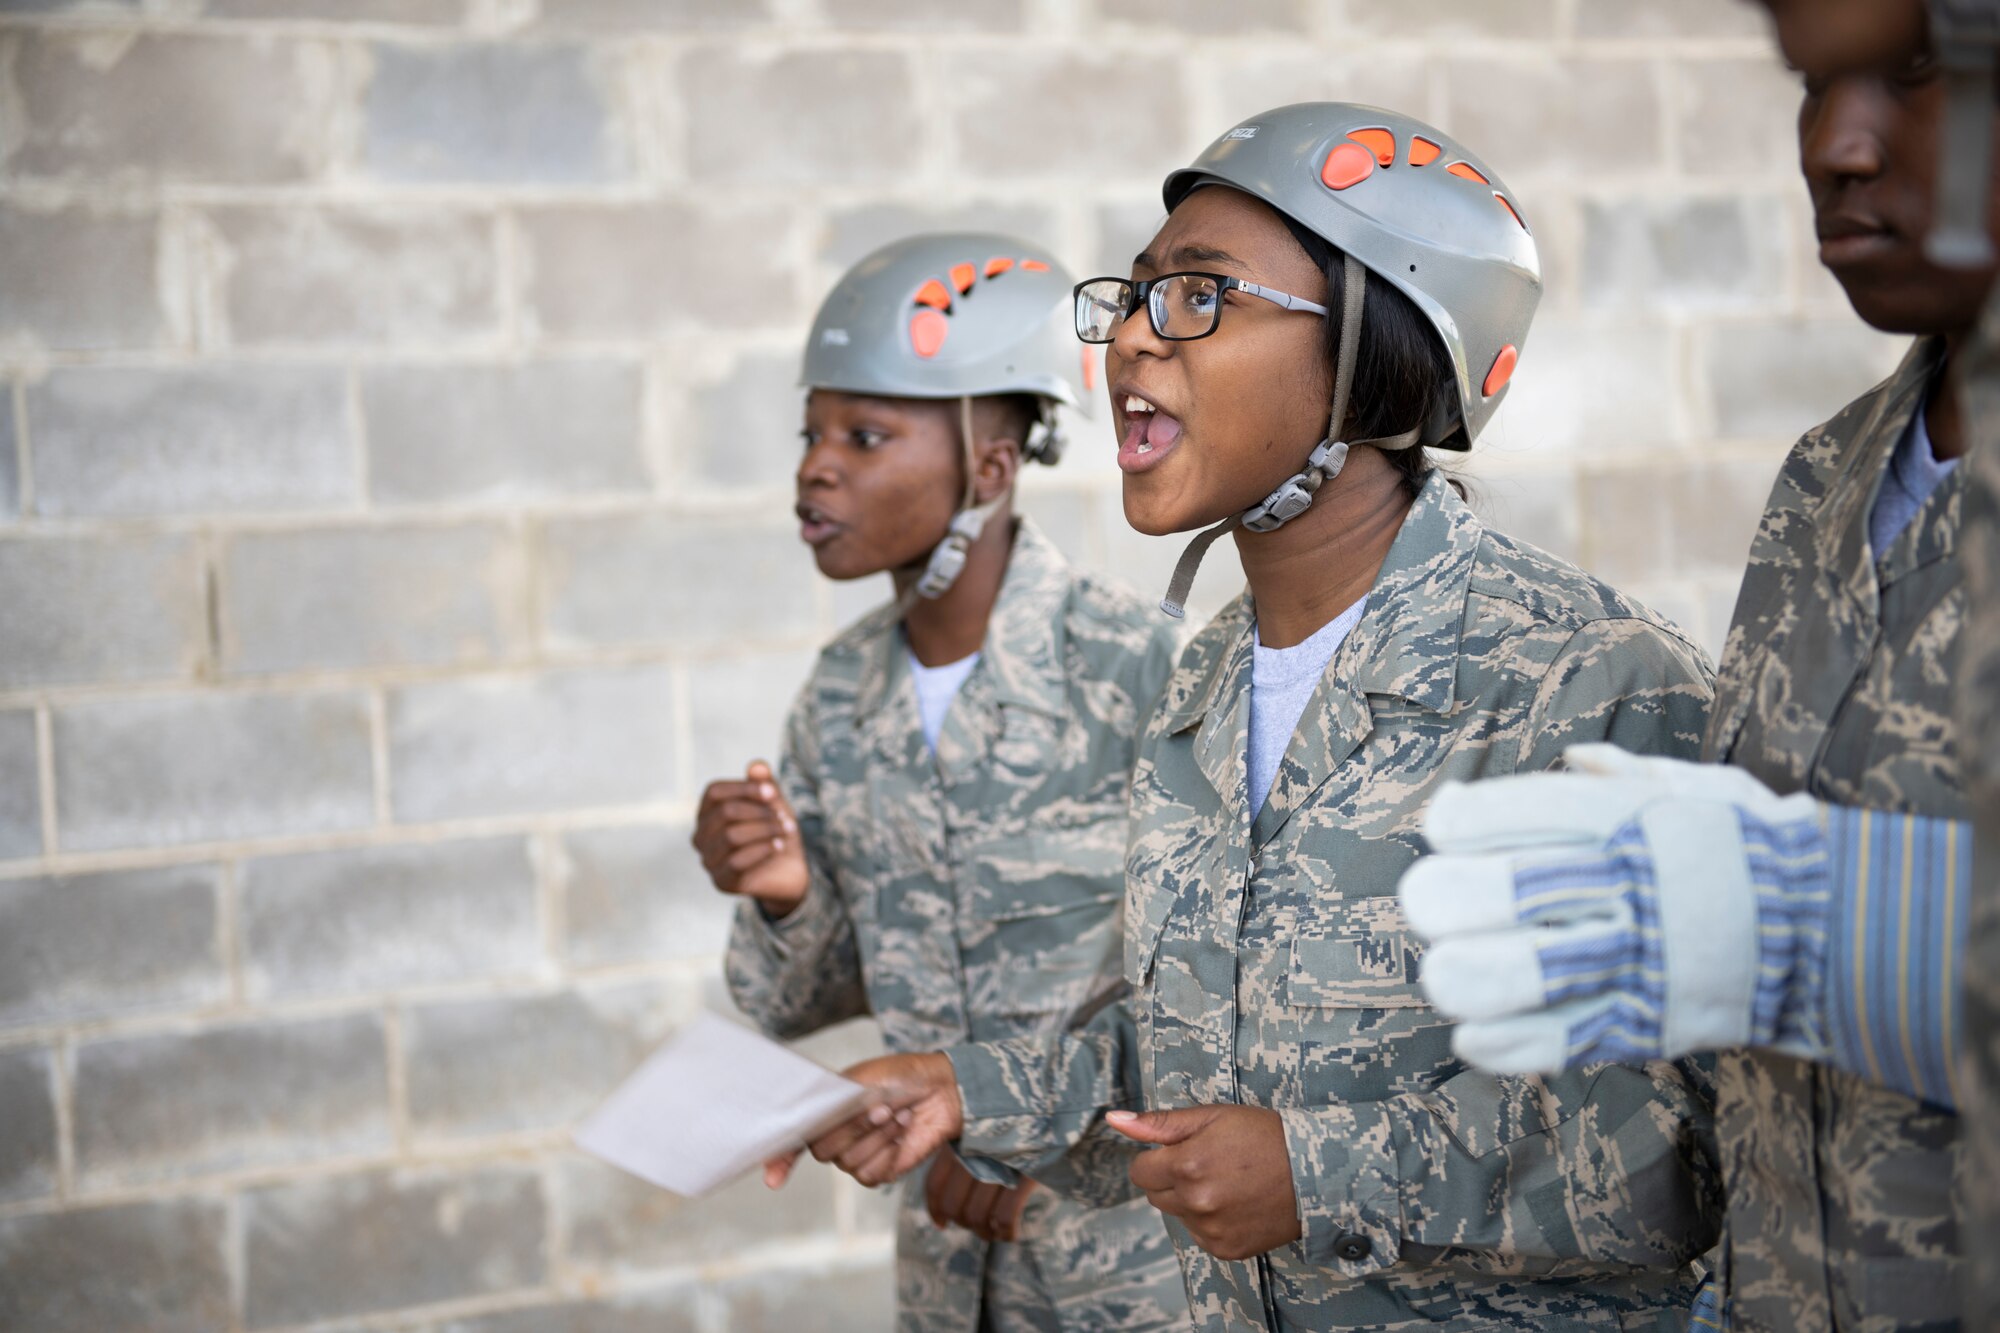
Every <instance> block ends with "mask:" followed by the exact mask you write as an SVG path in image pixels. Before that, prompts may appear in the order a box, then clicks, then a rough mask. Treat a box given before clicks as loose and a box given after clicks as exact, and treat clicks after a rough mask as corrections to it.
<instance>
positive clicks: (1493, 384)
mask: <svg viewBox="0 0 2000 1333" xmlns="http://www.w3.org/2000/svg"><path fill="white" fill-rule="evenodd" d="M1520 363H1521V351H1520V349H1519V348H1517V347H1515V346H1514V344H1513V343H1508V344H1507V345H1506V346H1505V347H1503V348H1501V349H1500V355H1498V356H1496V357H1494V358H1493V369H1491V370H1489V371H1487V372H1486V383H1484V384H1482V385H1480V386H1479V391H1480V392H1481V393H1483V394H1485V395H1486V396H1487V397H1488V398H1491V397H1492V396H1493V395H1494V394H1496V393H1499V392H1500V391H1501V390H1502V389H1504V388H1506V387H1507V381H1508V380H1511V379H1513V378H1514V367H1515V366H1517V365H1519V364H1520Z"/></svg>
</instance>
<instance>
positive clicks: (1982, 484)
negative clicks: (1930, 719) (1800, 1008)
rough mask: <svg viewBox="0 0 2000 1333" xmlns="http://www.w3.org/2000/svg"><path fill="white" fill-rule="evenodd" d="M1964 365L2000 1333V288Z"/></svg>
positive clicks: (1982, 1178) (1993, 1274) (1989, 1229)
mask: <svg viewBox="0 0 2000 1333" xmlns="http://www.w3.org/2000/svg"><path fill="white" fill-rule="evenodd" d="M1960 355H1962V356H1964V357H1965V358H1966V360H1965V366H1964V375H1963V378H1964V384H1965V406H1966V413H1965V422H1966V431H1967V434H1966V438H1967V443H1968V448H1967V450H1966V460H1965V462H1964V463H1962V464H1960V465H1959V470H1960V471H1962V472H1964V473H1965V474H1966V477H1965V500H1964V506H1965V526H1964V533H1965V535H1964V549H1965V555H1964V557H1963V559H1964V566H1965V588H1966V605H1967V610H1966V618H1965V626H1964V628H1963V629H1962V630H1960V631H1959V634H1960V638H1961V640H1962V645H1963V646H1962V648H1961V652H1962V653H1963V654H1964V656H1963V660H1962V662H1961V663H1960V667H1959V674H1958V705H1959V709H1958V716H1959V736H1960V738H1961V742H1962V748H1961V750H1960V753H1959V768H1960V772H1961V773H1962V775H1963V776H1964V779H1965V785H1966V791H1967V793H1968V795H1969V796H1970V798H1971V802H1972V819H1973V824H1974V826H1975V827H1974V834H1975V836H1976V839H1977V851H1976V852H1975V853H1974V859H1973V893H1974V897H1973V902H1972V941H1971V945H1970V947H1969V948H1968V950H1967V955H1966V977H1965V979H1966V1027H1967V1033H1966V1046H1965V1054H1966V1059H1965V1062H1964V1063H1965V1069H1964V1076H1963V1077H1962V1078H1961V1079H1960V1083H1961V1085H1962V1086H1963V1087H1964V1088H1965V1092H1966V1096H1965V1098H1964V1099H1963V1105H1964V1107H1965V1115H1964V1120H1963V1124H1964V1126H1965V1133H1966V1151H1967V1152H1968V1154H1969V1155H1970V1159H1971V1160H1970V1163H1969V1165H1970V1168H1971V1169H1970V1170H1969V1171H1968V1172H1967V1173H1966V1176H1965V1180H1964V1184H1963V1186H1962V1189H1961V1197H1962V1199H1963V1201H1964V1202H1965V1203H1966V1204H1968V1205H1969V1207H1968V1208H1967V1210H1966V1212H1965V1216H1966V1217H1967V1219H1968V1222H1969V1224H1970V1227H1971V1230H1970V1231H1968V1233H1967V1236H1966V1242H1967V1243H1966V1245H1965V1255H1966V1258H1967V1261H1968V1262H1967V1267H1968V1269H1969V1270H1970V1271H1969V1272H1968V1273H1967V1274H1966V1311H1965V1313H1966V1327H1967V1328H1990V1327H1993V1326H1995V1325H2000V290H1996V291H1995V292H1994V294H1993V295H1992V296H1991V297H1989V298H1988V299H1987V302H1986V314H1985V318H1984V319H1983V320H1982V321H1981V323H1980V328H1979V336H1978V337H1977V338H1976V339H1974V340H1973V341H1972V343H1971V344H1970V345H1969V346H1967V347H1966V348H1965V349H1964V351H1962V352H1961V353H1960Z"/></svg>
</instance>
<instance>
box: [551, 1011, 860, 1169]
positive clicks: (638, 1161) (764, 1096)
mask: <svg viewBox="0 0 2000 1333" xmlns="http://www.w3.org/2000/svg"><path fill="white" fill-rule="evenodd" d="M867 1098H868V1090H867V1089H866V1088H864V1087H862V1086H861V1085H860V1084H859V1083H855V1082H852V1081H850V1080H848V1079H844V1078H842V1077H840V1075H838V1074H834V1073H830V1072H828V1071H827V1070H826V1069H823V1068H821V1067H820V1066H819V1065H817V1064H814V1063H813V1062H812V1061H811V1060H808V1059H806V1058H805V1057H804V1056H803V1055H796V1054H794V1053H793V1052H791V1051H788V1050H786V1049H785V1048H784V1047H783V1046H780V1045H779V1044H778V1043H777V1042H775V1041H772V1040H770V1039H769V1038H768V1037H765V1036H763V1035H762V1034H761V1033H757V1032H752V1031H751V1030H750V1029H748V1028H745V1027H739V1026H737V1025H736V1024H734V1023H731V1022H729V1021H728V1020H727V1019H723V1018H718V1017H717V1016H716V1015H714V1014H708V1013H704V1014H702V1015H701V1016H700V1017H699V1018H697V1019H695V1020H694V1021H693V1022H692V1023H690V1024H688V1025H687V1026H686V1027H684V1028H682V1029H681V1030H680V1032H678V1033H677V1034H675V1035H674V1036H673V1037H672V1038H671V1039H669V1040H668V1041H667V1043H666V1044H665V1045H663V1046H661V1047H660V1049H659V1050H657V1051H654V1052H653V1053H652V1054H651V1055H650V1056H648V1057H647V1058H646V1063H644V1064H642V1065H640V1066H639V1068H638V1069H637V1071H635V1072H634V1073H633V1075H632V1077H630V1078H628V1079H626V1080H625V1082H624V1083H622V1084H620V1085H619V1087H618V1090H617V1091H616V1092H614V1093H612V1094H611V1096H610V1097H608V1098H606V1099H605V1102H604V1104H603V1105H602V1106H600V1107H598V1108H597V1110H595V1111H593V1112H592V1113H591V1114H590V1117H589V1118H588V1119H586V1120H585V1121H584V1122H583V1124H582V1125H580V1126H578V1128H577V1130H576V1134H575V1136H574V1137H575V1140H576V1145H577V1146H578V1147H579V1148H582V1149H583V1150H584V1151H585V1152H587V1153H589V1154H590V1155H591V1156H593V1157H601V1158H603V1159H604V1160H605V1161H607V1162H609V1163H611V1164H612V1165H613V1166H615V1167H618V1168H620V1169H621V1170H625V1171H630V1172H631V1173H632V1174H633V1175H635V1176H638V1177H640V1178H642V1179H644V1180H650V1181H652V1182H653V1183H654V1184H655V1185H659V1186H662V1187H663V1188H666V1189H670V1190H672V1191H674V1192H675V1193H676V1194H685V1195H688V1196H690V1197H694V1196H699V1195H702V1194H706V1193H707V1192H708V1191H710V1190H712V1189H715V1188H716V1187H717V1186H719V1185H724V1184H727V1183H728V1182H729V1181H731V1180H734V1179H735V1178H736V1177H737V1176H740V1175H742V1174H743V1173H744V1172H745V1171H748V1170H750V1169H751V1168H752V1167H754V1166H757V1165H759V1164H760V1163H762V1162H764V1161H766V1160H768V1159H769V1158H772V1157H775V1156H777V1155H778V1154H780V1153H783V1152H787V1151H789V1150H790V1149H793V1148H796V1147H799V1146H800V1145H802V1144H804V1143H805V1142H807V1141H808V1140H809V1139H812V1138H814V1137H816V1136H817V1135H819V1134H821V1133H824V1132H825V1131H826V1130H829V1129H832V1128H833V1127H834V1126H835V1125H837V1124H839V1123H840V1122H841V1121H842V1120H845V1119H846V1118H847V1117H849V1116H851V1115H853V1114H854V1113H855V1112H856V1111H858V1110H860V1109H861V1107H862V1106H863V1105H865V1104H866V1102H867Z"/></svg>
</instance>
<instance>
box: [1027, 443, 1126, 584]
mask: <svg viewBox="0 0 2000 1333" xmlns="http://www.w3.org/2000/svg"><path fill="white" fill-rule="evenodd" d="M1080 424H1081V425H1082V426H1083V427H1085V428H1086V429H1088V428H1089V427H1090V426H1091V425H1092V424H1093V423H1091V422H1083V423H1080ZM1070 441H1071V443H1072V444H1074V445H1077V446H1079V447H1087V446H1086V445H1085V441H1083V440H1079V439H1077V438H1076V433H1075V432H1072V434H1071V436H1070ZM1092 443H1094V441H1092ZM1106 446H1107V447H1108V446H1109V441H1106ZM1064 466H1067V461H1065V464H1064ZM1100 498H1103V499H1109V497H1108V496H1105V497H1100V496H1099V495H1098V494H1097V491H1096V488H1094V487H1093V488H1091V489H1084V488H1083V487H1079V486H1075V485H1064V484H1062V483H1061V482H1060V481H1057V480H1056V479H1055V478H1054V477H1053V476H1051V475H1050V473H1049V471H1048V469H1046V468H1039V467H1037V468H1030V469H1029V470H1028V475H1027V476H1026V477H1025V478H1024V479H1023V481H1022V484H1021V487H1020V489H1019V490H1018V491H1016V492H1015V495H1014V512H1015V513H1017V514H1021V515H1023V516H1024V517H1027V518H1031V519H1033V520H1034V522H1035V526H1036V527H1037V528H1039V529H1040V530H1041V534H1042V535H1043V536H1044V537H1047V538H1048V539H1049V540H1050V541H1051V542H1053V543H1055V548H1056V549H1057V550H1058V551H1060V552H1062V554H1063V558H1064V559H1065V560H1068V561H1069V563H1070V565H1071V566H1072V567H1073V568H1076V569H1092V568H1094V567H1095V565H1096V561H1095V558H1094V557H1095V547H1094V545H1093V541H1092V539H1093V538H1094V537H1095V536H1096V535H1097V502H1098V500H1099V499H1100Z"/></svg>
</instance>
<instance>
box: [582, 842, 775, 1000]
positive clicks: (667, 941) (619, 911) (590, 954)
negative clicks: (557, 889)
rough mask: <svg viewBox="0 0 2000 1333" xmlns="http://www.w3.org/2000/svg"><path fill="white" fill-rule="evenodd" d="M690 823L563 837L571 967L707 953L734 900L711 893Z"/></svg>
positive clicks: (724, 938) (725, 935) (714, 950)
mask: <svg viewBox="0 0 2000 1333" xmlns="http://www.w3.org/2000/svg"><path fill="white" fill-rule="evenodd" d="M690 827H691V826H690V825H689V824H688V823H686V822H678V821H677V822H675V823H672V824H667V825H664V826H658V825H649V826H645V827H639V828H602V829H581V830H578V831H577V832H574V833H569V834H566V835H564V837H563V841H562V853H563V854H562V861H561V864H562V885H563V924H564V926H565V928H566V929H567V931H568V943H567V957H568V962H569V965H570V966H571V967H573V968H587V967H605V966H612V965H616V964H619V963H634V962H641V961H646V960H651V959H659V958H711V957H715V956H717V955H719V954H720V953H721V952H722V950H723V948H724V947H725V946H726V944H727V943H728V940H729V923H730V921H731V920H732V918H733V916H734V912H735V906H736V900H735V899H734V898H731V897H728V896H726V895H724V894H721V893H718V892H716V890H715V888H714V886H713V885H711V884H710V883H709V882H708V875H707V874H706V872H704V871H703V870H702V868H701V861H700V859H699V858H697V857H696V856H695V853H694V848H693V847H692V846H691V845H690V844H689V842H688V835H689V832H690Z"/></svg>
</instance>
